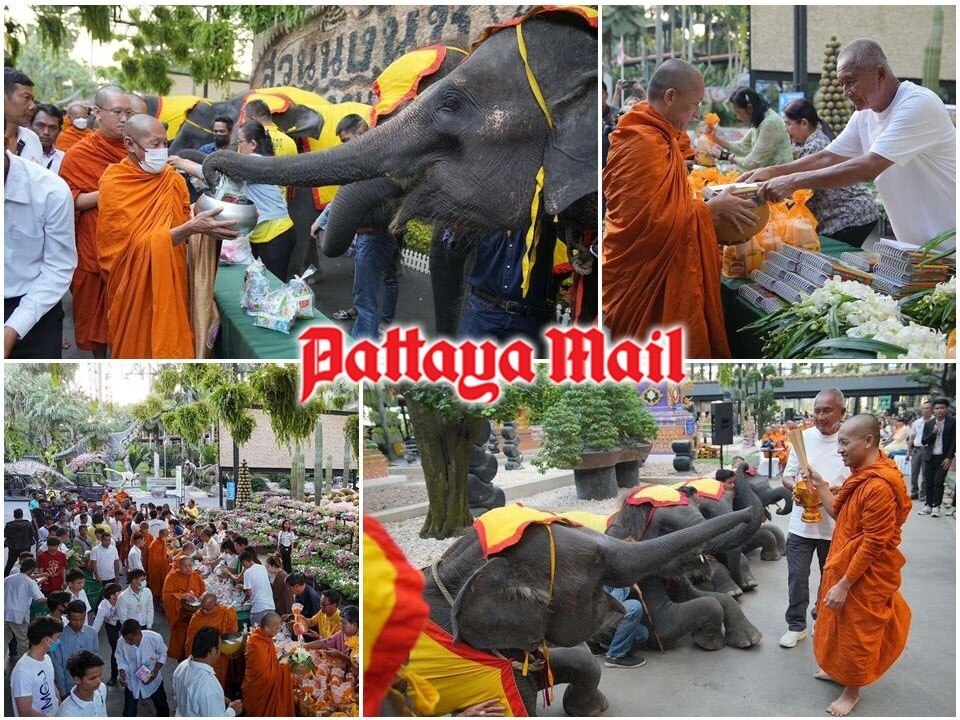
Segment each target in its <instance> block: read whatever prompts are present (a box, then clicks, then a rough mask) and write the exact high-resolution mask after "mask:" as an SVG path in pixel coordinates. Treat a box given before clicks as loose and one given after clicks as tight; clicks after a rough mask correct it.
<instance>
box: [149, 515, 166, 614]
mask: <svg viewBox="0 0 960 720" xmlns="http://www.w3.org/2000/svg"><path fill="white" fill-rule="evenodd" d="M169 533H170V531H169V530H167V529H166V528H161V530H160V532H159V533H158V534H157V537H156V538H154V539H153V540H152V541H151V542H150V544H149V545H148V546H147V556H146V557H147V562H146V566H147V580H148V581H149V584H150V589H151V590H152V591H153V597H154V599H158V598H159V597H160V594H161V593H162V592H163V582H164V580H166V579H167V573H169V572H170V556H169V555H168V554H167V536H168V535H169Z"/></svg>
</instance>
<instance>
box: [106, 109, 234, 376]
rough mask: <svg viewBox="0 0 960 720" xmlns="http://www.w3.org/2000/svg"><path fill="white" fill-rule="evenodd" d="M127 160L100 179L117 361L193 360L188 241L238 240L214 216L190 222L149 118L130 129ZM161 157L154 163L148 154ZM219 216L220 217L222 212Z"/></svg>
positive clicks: (181, 185) (162, 141)
mask: <svg viewBox="0 0 960 720" xmlns="http://www.w3.org/2000/svg"><path fill="white" fill-rule="evenodd" d="M123 142H124V146H125V148H126V152H127V156H126V157H125V158H124V159H123V160H122V161H121V162H119V163H117V164H116V165H114V166H113V167H111V168H110V169H109V170H108V171H107V172H105V173H104V174H103V177H102V178H101V179H100V197H101V211H100V223H99V227H98V230H97V247H98V248H99V260H100V269H101V273H102V276H103V277H104V279H105V282H106V298H105V305H106V317H107V326H108V328H107V338H108V344H109V345H110V353H111V356H112V357H115V358H192V357H193V356H194V347H193V330H192V329H191V328H190V311H189V303H190V298H189V292H188V284H187V283H188V276H187V248H186V244H185V243H186V241H187V239H188V238H189V237H190V236H191V235H193V234H194V233H206V234H207V235H211V236H213V237H236V235H237V233H236V232H235V231H232V230H226V229H225V228H229V227H231V226H232V225H233V222H228V221H220V220H214V219H213V217H212V216H213V214H214V211H208V212H204V213H200V214H199V215H197V217H195V218H193V219H191V217H190V196H189V194H188V192H187V186H186V183H185V182H184V181H183V178H181V177H180V176H179V175H178V174H177V172H176V171H175V170H174V169H173V168H172V167H171V166H170V165H167V164H166V161H165V157H166V131H165V130H164V129H163V125H161V124H160V121H159V120H157V119H156V118H154V117H151V116H149V115H134V116H133V117H131V118H130V120H129V122H127V124H126V126H125V128H124V139H123ZM148 152H149V153H151V154H152V155H159V156H161V157H158V158H154V157H151V158H150V159H149V162H148V158H147V154H148ZM217 212H219V211H217Z"/></svg>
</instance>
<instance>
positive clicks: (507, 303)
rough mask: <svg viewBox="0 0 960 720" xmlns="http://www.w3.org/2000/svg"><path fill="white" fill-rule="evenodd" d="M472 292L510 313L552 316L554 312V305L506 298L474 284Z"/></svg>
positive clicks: (471, 288)
mask: <svg viewBox="0 0 960 720" xmlns="http://www.w3.org/2000/svg"><path fill="white" fill-rule="evenodd" d="M470 292H471V293H473V294H474V295H476V296H477V297H478V298H481V299H482V300H486V301H487V302H488V303H490V304H491V305H496V306H497V307H498V308H500V309H501V310H503V311H504V312H506V313H507V314H508V315H522V316H527V317H529V316H531V315H532V316H536V317H550V316H552V315H553V312H554V309H553V308H552V307H535V306H533V305H527V304H526V303H522V302H517V301H516V300H504V299H503V298H501V297H498V296H496V295H491V294H490V293H487V292H484V291H483V290H477V288H475V287H472V286H471V287H470Z"/></svg>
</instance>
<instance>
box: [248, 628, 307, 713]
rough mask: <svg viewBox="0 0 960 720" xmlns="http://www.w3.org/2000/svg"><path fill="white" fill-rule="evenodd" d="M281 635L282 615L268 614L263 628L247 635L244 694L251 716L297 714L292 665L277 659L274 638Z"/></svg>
mask: <svg viewBox="0 0 960 720" xmlns="http://www.w3.org/2000/svg"><path fill="white" fill-rule="evenodd" d="M278 632H280V616H279V615H278V614H277V613H275V612H268V613H267V614H266V615H264V616H263V619H262V620H261V621H260V626H259V627H257V628H256V629H254V631H253V632H251V633H250V634H249V635H248V636H247V654H246V660H247V669H246V672H245V674H244V676H243V684H242V685H241V686H240V693H241V695H242V699H243V709H244V711H245V712H246V714H247V715H248V716H250V717H290V716H292V715H293V711H294V704H293V680H292V678H291V677H290V666H289V665H287V664H283V665H281V664H280V661H279V660H277V648H276V646H275V645H274V644H273V639H274V638H275V637H276V636H277V633H278Z"/></svg>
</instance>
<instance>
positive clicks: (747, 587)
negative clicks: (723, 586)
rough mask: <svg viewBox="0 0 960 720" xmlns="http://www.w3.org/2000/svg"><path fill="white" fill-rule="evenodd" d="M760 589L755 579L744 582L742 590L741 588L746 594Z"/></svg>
mask: <svg viewBox="0 0 960 720" xmlns="http://www.w3.org/2000/svg"><path fill="white" fill-rule="evenodd" d="M758 587H760V583H759V582H757V581H756V580H753V579H750V580H744V581H743V585H741V586H740V588H741V589H742V590H743V591H744V592H753V591H754V590H756V589H757V588H758Z"/></svg>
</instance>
